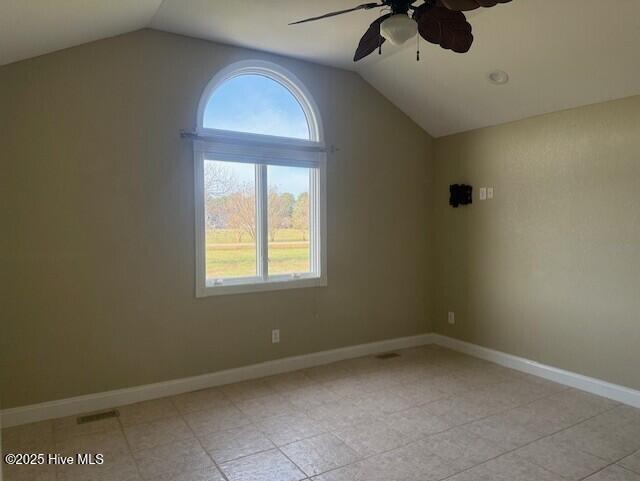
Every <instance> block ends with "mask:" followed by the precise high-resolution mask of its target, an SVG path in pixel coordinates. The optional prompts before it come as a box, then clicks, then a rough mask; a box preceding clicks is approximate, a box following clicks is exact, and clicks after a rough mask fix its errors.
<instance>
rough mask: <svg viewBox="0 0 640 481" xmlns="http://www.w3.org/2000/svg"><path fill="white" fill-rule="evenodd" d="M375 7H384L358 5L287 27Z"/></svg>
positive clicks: (368, 4)
mask: <svg viewBox="0 0 640 481" xmlns="http://www.w3.org/2000/svg"><path fill="white" fill-rule="evenodd" d="M376 7H384V4H381V3H363V4H362V5H358V6H357V7H353V8H347V9H346V10H338V11H337V12H330V13H325V14H324V15H320V16H319V17H311V18H305V19H304V20H298V21H297V22H291V23H290V24H289V25H297V24H299V23H306V22H313V21H315V20H321V19H323V18H327V17H335V16H336V15H342V14H343V13H349V12H354V11H356V10H370V9H372V8H376Z"/></svg>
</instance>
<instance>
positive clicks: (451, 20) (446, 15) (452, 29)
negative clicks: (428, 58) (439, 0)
mask: <svg viewBox="0 0 640 481" xmlns="http://www.w3.org/2000/svg"><path fill="white" fill-rule="evenodd" d="M425 5H426V4H425ZM414 18H415V19H416V21H417V22H418V32H419V33H420V35H421V36H422V37H423V38H424V39H425V40H426V41H427V42H431V43H434V44H436V45H440V46H441V47H442V48H445V49H447V50H453V51H454V52H457V53H465V52H468V51H469V49H470V48H471V45H472V44H473V34H472V33H471V30H472V29H471V24H470V23H469V22H467V19H466V17H465V16H464V13H462V12H459V11H455V10H449V9H448V8H444V7H440V6H430V7H425V8H423V9H420V8H417V9H416V10H415V13H414Z"/></svg>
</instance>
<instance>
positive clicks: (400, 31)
mask: <svg viewBox="0 0 640 481" xmlns="http://www.w3.org/2000/svg"><path fill="white" fill-rule="evenodd" d="M417 33H418V24H417V23H416V21H415V20H413V19H412V18H409V17H408V16H407V15H405V14H402V13H398V14H396V15H392V16H391V17H389V18H387V19H386V20H385V21H384V22H382V24H381V25H380V35H382V36H383V37H384V38H385V39H386V40H388V41H389V42H391V43H392V44H393V45H402V44H403V43H405V42H406V41H407V40H409V39H410V38H413V37H415V36H416V34H417Z"/></svg>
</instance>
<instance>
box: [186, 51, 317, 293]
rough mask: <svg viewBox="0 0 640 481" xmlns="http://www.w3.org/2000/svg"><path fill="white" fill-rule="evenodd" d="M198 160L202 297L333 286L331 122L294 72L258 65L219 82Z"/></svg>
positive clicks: (231, 71)
mask: <svg viewBox="0 0 640 481" xmlns="http://www.w3.org/2000/svg"><path fill="white" fill-rule="evenodd" d="M194 155H195V187H196V188H195V194H196V199H195V200H196V241H197V242H196V262H197V265H196V276H197V278H196V294H197V295H198V296H207V295H216V294H231V293H242V292H252V291H262V290H271V289H284V288H291V287H311V286H318V285H326V259H325V251H326V246H325V241H324V239H325V238H326V237H325V220H324V219H325V196H324V193H325V185H324V182H325V180H324V177H325V162H326V156H325V153H324V143H323V138H322V124H321V121H320V115H319V112H318V109H317V107H316V106H315V103H314V102H313V99H312V98H311V96H310V94H309V93H308V92H307V91H306V89H305V88H304V86H303V85H302V84H301V83H300V82H299V81H298V79H297V78H296V77H295V76H294V75H293V74H291V73H290V72H287V71H286V70H285V69H283V68H282V67H279V66H277V65H275V64H272V63H269V62H262V61H250V62H240V63H236V64H233V65H231V66H229V67H227V68H226V69H224V70H222V71H221V72H219V73H218V74H217V75H216V76H214V78H213V79H212V80H211V81H210V82H209V84H208V85H207V87H206V88H205V90H204V93H203V95H202V97H201V99H200V104H199V106H198V114H197V136H196V139H195V140H194Z"/></svg>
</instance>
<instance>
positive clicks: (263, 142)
mask: <svg viewBox="0 0 640 481" xmlns="http://www.w3.org/2000/svg"><path fill="white" fill-rule="evenodd" d="M249 74H253V75H262V76H264V77H267V78H270V79H272V80H274V81H276V82H278V83H280V84H281V85H283V86H284V87H285V88H287V89H288V90H289V91H290V92H291V94H292V95H293V96H294V97H295V98H296V100H297V101H298V103H299V104H300V106H301V107H302V110H303V111H304V113H305V116H306V118H307V123H308V125H309V137H310V140H302V139H292V138H285V137H277V136H272V135H262V134H252V133H246V132H232V131H227V130H219V129H210V128H205V127H204V112H205V108H206V106H207V103H208V101H209V99H210V97H211V95H213V93H214V92H215V90H216V89H217V88H218V87H219V86H220V85H221V84H222V83H223V82H226V81H228V80H230V79H232V78H234V77H237V76H240V75H249ZM196 134H197V138H196V139H195V140H194V141H193V153H194V173H195V175H194V178H195V189H194V193H195V241H196V246H195V253H196V297H207V296H215V295H222V294H241V293H249V292H261V291H272V290H280V289H292V288H301V287H317V286H326V285H327V267H326V266H327V263H326V258H327V256H326V249H327V241H326V239H327V236H326V161H327V159H326V150H325V145H324V137H323V131H322V121H321V118H320V113H319V111H318V108H317V106H316V104H315V102H314V101H313V98H312V97H311V95H310V94H309V92H308V91H307V90H306V88H305V87H304V85H303V84H302V83H301V82H300V81H299V80H298V79H297V78H296V77H295V75H293V74H292V73H291V72H289V71H287V70H286V69H284V68H282V67H280V66H279V65H277V64H274V63H271V62H265V61H261V60H248V61H242V62H237V63H234V64H232V65H229V66H228V67H226V68H225V69H223V70H221V71H220V72H218V73H217V74H216V75H215V76H214V77H213V78H212V79H211V81H209V83H208V84H207V86H206V88H205V89H204V92H203V94H202V97H201V98H200V103H199V105H198V113H197V129H196ZM205 160H219V161H231V162H240V163H251V164H256V165H257V168H256V183H255V184H256V222H257V223H258V226H257V231H258V235H257V238H256V244H257V258H256V262H257V266H256V274H257V275H256V276H252V277H239V278H226V279H224V280H217V282H212V281H209V282H207V278H206V247H205V236H206V225H205V199H204V194H205V193H204V162H205ZM269 165H274V166H288V167H307V168H310V169H311V170H310V171H309V172H310V182H309V185H310V190H309V209H310V212H309V224H310V225H309V231H310V232H309V239H310V249H311V262H310V264H311V266H310V267H311V269H310V272H307V273H300V274H293V275H286V274H280V275H269V274H268V269H269V267H268V259H267V253H268V236H267V235H266V233H267V200H268V193H267V191H266V188H265V187H266V186H267V182H266V176H267V167H268V166H269Z"/></svg>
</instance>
